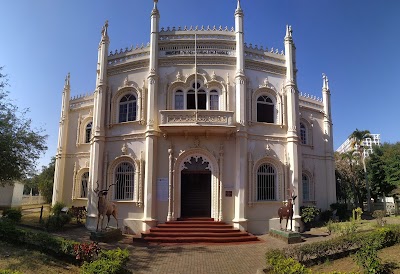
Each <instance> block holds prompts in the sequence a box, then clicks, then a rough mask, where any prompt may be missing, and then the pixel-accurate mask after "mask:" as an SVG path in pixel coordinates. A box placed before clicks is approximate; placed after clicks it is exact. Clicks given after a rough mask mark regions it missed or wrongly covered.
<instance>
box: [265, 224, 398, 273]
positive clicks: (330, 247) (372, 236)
mask: <svg viewBox="0 0 400 274" xmlns="http://www.w3.org/2000/svg"><path fill="white" fill-rule="evenodd" d="M368 242H374V243H376V245H377V246H378V248H384V247H388V246H392V245H394V244H396V243H400V225H388V226H386V227H383V228H378V229H376V230H374V231H369V232H364V233H352V234H349V235H344V236H340V237H336V238H333V239H330V240H327V241H321V242H314V243H306V244H302V245H297V246H291V247H290V248H285V249H283V250H282V251H280V250H278V249H274V252H279V253H282V254H283V255H284V257H285V258H292V259H294V260H296V261H298V262H300V263H302V264H305V265H313V264H315V263H321V262H324V261H326V259H327V258H337V257H343V256H346V255H347V254H349V253H353V252H355V251H357V250H358V249H359V248H360V247H361V246H363V245H364V244H365V243H368ZM267 254H269V252H268V253H267ZM267 260H268V258H267Z"/></svg>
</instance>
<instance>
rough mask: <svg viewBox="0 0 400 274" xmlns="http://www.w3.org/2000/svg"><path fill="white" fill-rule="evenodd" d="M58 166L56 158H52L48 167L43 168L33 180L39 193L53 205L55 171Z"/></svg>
mask: <svg viewBox="0 0 400 274" xmlns="http://www.w3.org/2000/svg"><path fill="white" fill-rule="evenodd" d="M55 166H56V158H55V157H53V158H51V161H50V163H49V165H48V166H43V167H42V171H41V172H40V173H39V174H38V175H36V176H34V177H33V178H32V180H33V183H34V184H37V185H38V187H39V191H40V193H41V194H42V196H43V197H44V199H45V200H46V203H51V199H52V197H53V184H54V170H55Z"/></svg>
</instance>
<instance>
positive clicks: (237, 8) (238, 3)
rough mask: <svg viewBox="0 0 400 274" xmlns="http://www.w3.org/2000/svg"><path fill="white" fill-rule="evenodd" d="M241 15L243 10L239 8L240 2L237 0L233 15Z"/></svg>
mask: <svg viewBox="0 0 400 274" xmlns="http://www.w3.org/2000/svg"><path fill="white" fill-rule="evenodd" d="M238 14H240V15H243V10H242V7H241V6H240V0H237V6H236V11H235V15H238Z"/></svg>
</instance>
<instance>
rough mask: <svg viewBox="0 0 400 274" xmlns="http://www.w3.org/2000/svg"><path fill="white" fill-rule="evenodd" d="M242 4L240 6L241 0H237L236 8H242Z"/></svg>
mask: <svg viewBox="0 0 400 274" xmlns="http://www.w3.org/2000/svg"><path fill="white" fill-rule="evenodd" d="M241 9H242V8H241V6H240V0H237V6H236V10H241Z"/></svg>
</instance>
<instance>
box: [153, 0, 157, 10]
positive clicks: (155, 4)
mask: <svg viewBox="0 0 400 274" xmlns="http://www.w3.org/2000/svg"><path fill="white" fill-rule="evenodd" d="M153 1H154V7H153V10H156V9H157V3H158V0H153Z"/></svg>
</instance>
